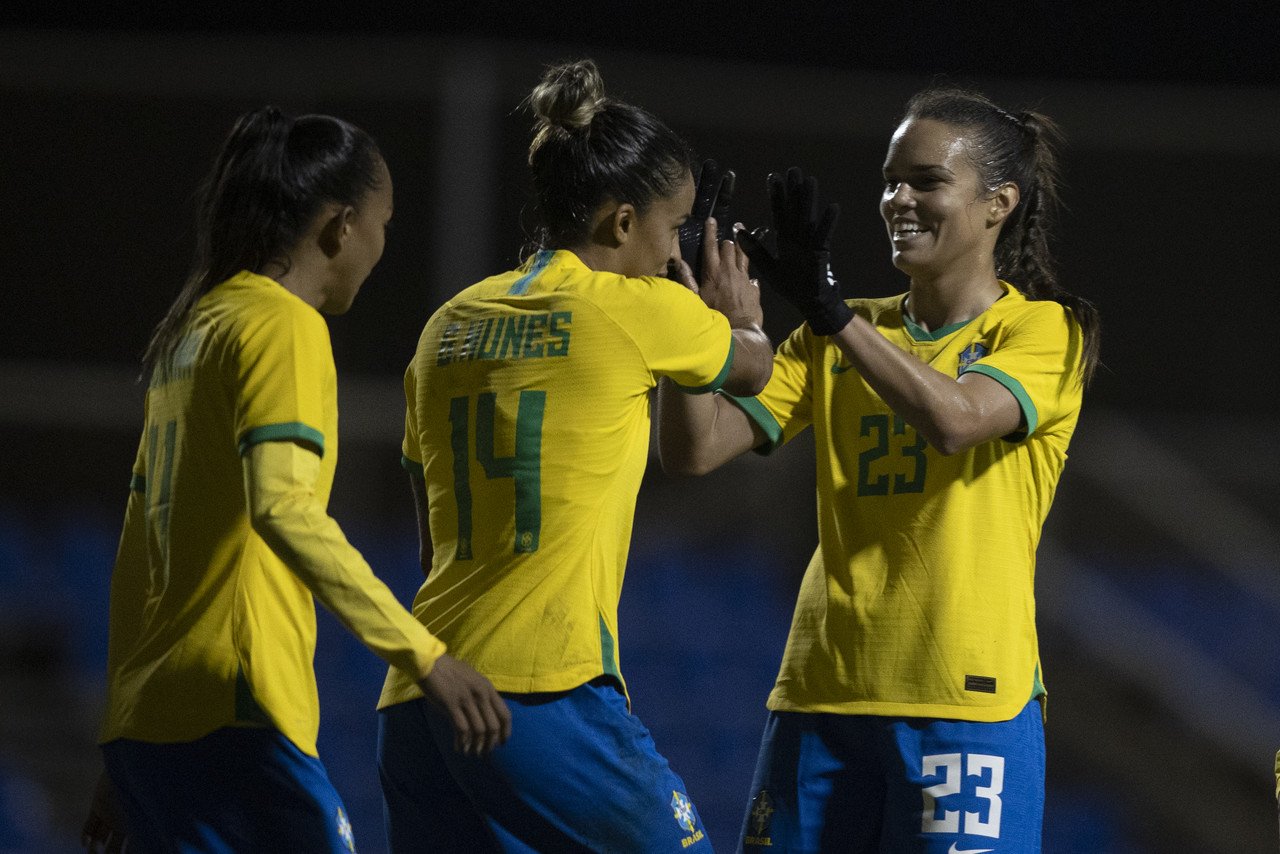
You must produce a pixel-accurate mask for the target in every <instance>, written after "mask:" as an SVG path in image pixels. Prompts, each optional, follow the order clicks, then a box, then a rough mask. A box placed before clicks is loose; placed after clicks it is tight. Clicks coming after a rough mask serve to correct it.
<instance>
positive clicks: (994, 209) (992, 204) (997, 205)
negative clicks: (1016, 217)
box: [987, 181, 1021, 227]
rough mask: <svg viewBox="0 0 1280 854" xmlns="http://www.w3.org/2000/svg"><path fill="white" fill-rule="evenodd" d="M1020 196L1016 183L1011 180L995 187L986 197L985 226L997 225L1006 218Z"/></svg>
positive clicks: (1016, 204)
mask: <svg viewBox="0 0 1280 854" xmlns="http://www.w3.org/2000/svg"><path fill="white" fill-rule="evenodd" d="M1020 198H1021V194H1020V193H1019V192H1018V185H1017V184H1015V183H1013V182H1012V181H1006V182H1005V183H1003V184H1001V185H1000V186H999V187H997V188H996V191H995V192H994V193H992V194H991V197H990V198H989V199H987V205H988V207H987V226H988V227H992V226H998V225H1000V224H1001V223H1003V222H1004V221H1005V220H1006V219H1008V218H1009V214H1011V213H1013V209H1014V208H1016V207H1017V206H1018V200H1019V199H1020Z"/></svg>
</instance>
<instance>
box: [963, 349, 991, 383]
mask: <svg viewBox="0 0 1280 854" xmlns="http://www.w3.org/2000/svg"><path fill="white" fill-rule="evenodd" d="M990 352H991V351H990V350H988V349H987V345H986V344H983V343H982V342H981V341H974V342H973V343H972V344H970V345H969V346H968V347H965V348H964V349H963V350H961V351H960V365H959V367H957V368H956V376H960V375H961V374H963V373H964V372H965V369H966V368H968V367H969V366H970V365H972V364H973V363H974V362H976V361H978V360H979V359H981V358H982V357H983V356H985V355H987V354H988V353H990Z"/></svg>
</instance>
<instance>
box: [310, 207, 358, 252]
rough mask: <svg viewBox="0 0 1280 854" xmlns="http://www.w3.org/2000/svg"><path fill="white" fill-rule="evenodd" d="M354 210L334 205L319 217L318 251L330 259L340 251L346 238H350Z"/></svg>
mask: <svg viewBox="0 0 1280 854" xmlns="http://www.w3.org/2000/svg"><path fill="white" fill-rule="evenodd" d="M355 214H356V209H355V208H353V207H352V206H351V205H334V206H332V207H330V208H328V209H326V210H325V211H324V212H323V213H321V214H320V216H321V217H322V218H323V219H322V222H321V225H320V234H319V243H320V250H321V251H322V252H324V254H325V255H326V256H328V257H330V258H332V257H334V256H335V255H337V254H338V253H339V252H341V251H342V247H343V246H344V245H345V244H346V242H347V238H348V237H350V236H351V226H352V220H353V219H354V217H355Z"/></svg>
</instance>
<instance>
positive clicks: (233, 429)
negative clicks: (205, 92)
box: [87, 107, 510, 852]
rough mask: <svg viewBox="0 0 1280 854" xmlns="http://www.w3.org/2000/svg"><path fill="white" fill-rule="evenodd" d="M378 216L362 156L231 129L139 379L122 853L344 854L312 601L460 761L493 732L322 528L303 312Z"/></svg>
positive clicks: (263, 114)
mask: <svg viewBox="0 0 1280 854" xmlns="http://www.w3.org/2000/svg"><path fill="white" fill-rule="evenodd" d="M391 208H392V188H391V176H390V175H389V174H388V172H387V167H386V165H385V164H384V162H383V160H382V156H381V155H380V153H379V151H378V148H377V147H376V145H375V144H374V142H373V140H372V139H371V138H370V137H369V136H368V135H366V134H365V133H364V132H363V131H361V130H360V129H358V128H356V127H353V126H352V125H350V124H347V123H346V122H343V121H341V120H339V119H335V118H331V117H329V116H302V117H300V118H296V119H294V118H288V117H286V116H284V115H282V114H281V113H280V112H279V111H278V110H276V109H274V108H271V107H268V108H264V109H260V110H257V111H255V112H251V113H247V114H245V115H244V116H241V117H240V119H239V120H238V121H237V122H236V124H235V127H234V128H233V129H232V131H231V133H230V135H229V136H228V137H227V139H226V141H225V143H224V144H223V147H222V149H221V152H220V153H219V155H218V158H217V161H216V163H215V165H214V168H213V171H212V174H211V175H210V176H209V179H208V181H207V184H206V185H205V188H204V193H203V198H202V203H201V207H200V219H199V224H198V233H197V234H198V242H197V248H196V252H195V257H194V261H193V264H192V267H191V273H190V276H189V277H188V279H187V281H186V284H185V286H184V287H183V289H182V291H181V293H180V294H179V295H178V297H177V299H176V300H175V301H174V303H173V305H172V306H171V307H170V309H169V312H168V314H167V315H166V316H165V318H164V319H163V320H162V321H161V322H160V324H159V325H158V326H157V327H156V330H155V333H154V336H153V337H152V339H151V343H150V345H149V346H148V348H147V352H146V354H145V356H144V360H143V364H144V376H146V377H147V378H148V379H149V382H148V387H147V395H146V415H145V427H144V429H143V434H142V442H141V445H140V447H139V449H138V457H137V462H136V463H135V465H134V469H133V491H132V492H131V494H130V498H129V503H128V509H127V515H126V517H125V523H124V532H123V534H122V536H121V539H120V546H119V551H118V554H117V557H116V564H115V570H114V573H113V575H112V580H111V615H110V638H109V644H108V663H107V670H108V673H107V680H108V682H107V708H106V720H105V723H104V725H103V728H102V735H101V739H102V743H103V748H102V749H103V754H104V756H105V759H106V766H107V773H108V774H109V776H110V778H111V781H112V782H113V783H114V784H115V789H116V790H117V791H118V792H119V796H120V799H121V802H122V806H123V809H124V814H125V821H126V824H127V829H128V833H129V838H130V843H131V847H132V848H134V849H137V850H144V851H188V850H190V851H196V850H199V851H236V852H240V851H335V852H336V851H350V850H354V845H353V842H352V833H351V826H350V824H349V823H348V821H347V818H346V815H345V814H344V811H343V808H342V804H341V802H340V800H339V798H338V794H337V792H336V791H334V789H333V786H332V785H331V784H330V782H329V780H328V778H327V776H326V774H325V770H324V767H323V766H322V765H321V763H320V761H319V759H318V758H317V754H316V732H317V729H318V725H319V709H318V706H317V700H316V684H315V674H314V672H313V670H312V665H311V661H312V658H313V656H314V653H315V640H316V636H315V634H316V627H315V606H314V603H313V599H312V597H313V596H315V597H317V598H319V599H320V601H321V602H323V603H324V605H325V606H326V607H328V608H329V609H330V610H331V611H332V612H333V613H334V614H335V615H336V616H337V617H338V619H339V620H341V621H342V623H343V624H344V625H346V626H347V628H348V629H350V630H351V631H352V632H353V633H354V634H355V635H356V636H357V637H358V638H360V640H361V641H363V642H364V643H365V644H366V645H368V647H369V648H370V649H371V650H373V651H374V652H375V653H377V654H378V655H380V656H381V657H383V658H384V659H386V660H387V661H388V662H391V663H393V664H394V665H395V666H396V667H397V668H398V669H399V671H400V672H403V673H404V674H406V676H405V678H406V679H409V680H411V681H412V683H413V684H414V685H416V686H418V687H419V688H420V690H422V691H423V692H424V693H425V694H426V695H427V696H429V697H431V698H433V700H435V701H436V702H437V703H439V704H440V706H441V708H442V712H441V714H442V715H443V716H444V718H445V719H446V720H448V721H450V722H452V723H453V724H454V725H455V727H456V728H457V731H458V734H459V739H460V741H461V742H463V743H464V746H465V747H466V749H468V750H469V751H473V752H474V751H477V750H481V751H482V750H486V749H489V748H491V747H492V746H494V745H495V744H496V743H497V742H499V741H501V740H502V738H503V737H504V736H505V735H506V733H507V732H508V727H509V721H510V718H509V714H508V712H507V710H506V706H505V705H504V704H503V703H502V702H501V698H500V697H499V696H498V694H497V692H496V691H495V690H494V689H493V686H492V685H490V684H489V683H488V682H487V681H486V680H485V679H484V677H482V676H480V675H479V674H478V673H476V672H475V671H474V670H473V669H472V668H470V667H469V666H467V665H465V664H463V663H461V662H459V661H456V660H455V659H453V658H451V657H450V656H448V655H446V654H445V652H444V650H445V646H444V644H443V643H441V642H440V641H439V640H438V639H437V638H435V637H433V636H432V635H431V634H430V633H429V632H427V631H426V630H425V629H424V628H423V627H422V624H421V623H419V622H418V621H416V620H415V619H413V617H412V616H411V615H410V614H409V613H408V611H407V610H405V609H404V608H403V607H402V606H401V605H400V604H399V603H398V602H397V601H396V599H395V597H394V596H393V595H392V593H391V592H390V591H389V590H388V589H387V588H386V586H385V585H383V584H382V582H380V581H379V580H378V579H377V578H376V577H375V576H374V574H373V572H372V571H371V570H370V568H369V566H368V564H366V563H365V562H364V560H363V559H362V558H361V557H360V555H359V553H357V552H356V550H355V549H354V548H352V547H351V546H350V545H349V544H348V543H347V541H346V539H345V538H344V536H343V534H342V531H341V530H340V529H339V528H338V525H337V523H336V522H334V520H333V519H332V518H331V517H330V516H329V515H328V514H327V512H326V510H325V507H326V504H327V501H328V497H329V488H330V485H331V483H332V481H333V473H334V464H335V457H336V455H337V433H336V429H337V404H336V377H335V373H334V365H333V354H332V351H331V350H330V346H329V333H328V328H327V326H326V325H325V321H324V319H323V317H321V312H323V313H326V314H341V313H343V312H345V311H346V310H347V309H348V308H349V307H350V305H351V302H352V300H353V299H354V298H355V296H356V292H357V291H358V290H359V289H360V286H361V284H362V283H363V282H364V280H365V278H366V277H367V276H368V275H369V272H370V270H371V269H372V268H373V266H374V264H376V263H377V261H378V259H379V257H380V256H381V255H382V249H383V243H384V239H385V229H386V225H387V222H388V220H390V218H391ZM100 830H101V829H100ZM87 841H88V842H89V843H90V844H92V842H93V840H87Z"/></svg>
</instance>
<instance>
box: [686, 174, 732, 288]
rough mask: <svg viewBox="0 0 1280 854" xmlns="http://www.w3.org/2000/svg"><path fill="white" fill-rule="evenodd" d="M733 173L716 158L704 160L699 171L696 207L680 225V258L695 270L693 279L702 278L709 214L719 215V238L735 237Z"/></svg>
mask: <svg viewBox="0 0 1280 854" xmlns="http://www.w3.org/2000/svg"><path fill="white" fill-rule="evenodd" d="M733 181H734V174H733V172H732V171H730V170H727V169H726V170H724V171H721V169H720V164H718V163H716V162H715V161H714V160H704V161H703V162H702V168H701V169H700V170H698V189H697V190H696V191H695V192H694V196H693V210H692V211H691V212H690V214H689V218H688V219H687V220H685V222H684V225H682V226H680V257H681V258H683V259H684V261H685V263H686V264H688V265H689V266H690V268H692V269H693V280H694V281H695V282H701V281H702V234H703V231H704V230H705V229H706V221H707V217H709V216H713V217H715V218H716V239H717V240H732V239H733V231H732V228H733V223H731V222H729V204H730V202H732V201H733Z"/></svg>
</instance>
